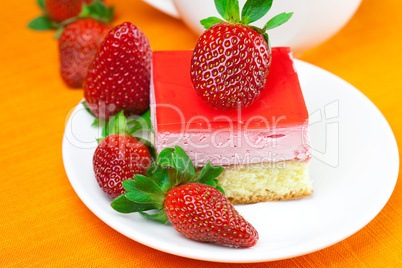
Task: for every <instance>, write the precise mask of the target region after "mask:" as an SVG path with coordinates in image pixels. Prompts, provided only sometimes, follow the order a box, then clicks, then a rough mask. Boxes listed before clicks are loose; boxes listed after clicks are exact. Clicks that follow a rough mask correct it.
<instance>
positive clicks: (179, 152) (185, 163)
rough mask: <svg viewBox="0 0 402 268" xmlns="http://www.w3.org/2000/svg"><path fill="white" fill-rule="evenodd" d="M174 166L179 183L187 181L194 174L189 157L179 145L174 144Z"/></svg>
mask: <svg viewBox="0 0 402 268" xmlns="http://www.w3.org/2000/svg"><path fill="white" fill-rule="evenodd" d="M173 161H174V164H175V166H174V168H175V169H176V171H177V175H178V181H179V184H186V183H189V182H190V181H191V180H192V179H193V178H194V175H195V170H194V165H193V162H191V159H190V157H188V155H187V154H186V152H185V151H184V150H183V149H182V148H181V147H179V146H175V152H174V154H173Z"/></svg>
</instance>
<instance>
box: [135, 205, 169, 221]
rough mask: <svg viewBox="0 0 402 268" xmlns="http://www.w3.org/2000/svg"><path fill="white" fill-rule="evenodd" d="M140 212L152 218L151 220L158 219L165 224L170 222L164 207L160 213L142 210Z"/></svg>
mask: <svg viewBox="0 0 402 268" xmlns="http://www.w3.org/2000/svg"><path fill="white" fill-rule="evenodd" d="M140 214H141V215H142V216H144V217H145V218H148V219H151V220H154V221H158V222H160V223H163V224H165V223H167V222H168V218H167V216H166V213H165V210H164V209H161V210H160V211H159V212H158V213H155V214H148V213H145V212H140Z"/></svg>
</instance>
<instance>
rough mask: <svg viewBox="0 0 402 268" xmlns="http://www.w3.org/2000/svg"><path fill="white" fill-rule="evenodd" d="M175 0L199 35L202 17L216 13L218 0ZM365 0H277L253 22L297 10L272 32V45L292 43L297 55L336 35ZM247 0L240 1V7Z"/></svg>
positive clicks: (261, 24)
mask: <svg viewBox="0 0 402 268" xmlns="http://www.w3.org/2000/svg"><path fill="white" fill-rule="evenodd" d="M159 1H161V0H159ZM169 1H173V3H174V6H175V8H176V9H177V12H178V14H179V17H180V18H181V19H182V20H183V21H184V23H185V24H186V25H187V26H189V27H190V28H191V29H192V30H193V31H195V32H196V33H197V34H201V33H202V32H203V31H204V28H203V27H202V25H201V24H200V20H202V19H204V18H207V17H210V16H216V17H219V18H220V15H219V13H218V12H217V11H216V9H215V5H214V0H164V1H162V2H169ZM361 1H362V0H274V1H273V5H272V8H271V10H270V11H269V12H268V14H267V15H265V16H264V17H263V18H262V19H260V20H258V21H257V22H255V23H254V24H253V25H256V26H259V27H262V26H263V25H264V23H266V22H267V21H268V20H269V19H270V18H272V17H273V16H275V15H277V14H279V13H282V12H294V14H293V16H292V18H291V19H290V20H289V21H288V22H287V23H285V24H283V25H281V26H279V27H278V28H275V29H273V30H270V31H268V35H269V37H270V41H271V44H272V46H289V47H291V48H292V50H293V52H295V53H296V55H300V54H301V53H303V52H304V51H306V50H308V49H311V48H313V47H316V46H317V45H319V44H321V43H323V42H324V41H326V40H328V39H329V38H330V37H332V36H333V35H334V34H336V33H337V32H338V31H339V30H340V29H341V28H342V27H343V26H344V25H345V24H346V23H347V22H348V21H349V20H350V18H351V17H352V16H353V14H354V13H355V11H356V10H357V8H358V7H359V5H360V3H361ZM245 2H246V0H239V3H240V7H242V6H243V5H244V3H245Z"/></svg>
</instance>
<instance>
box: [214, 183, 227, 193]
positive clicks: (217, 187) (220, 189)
mask: <svg viewBox="0 0 402 268" xmlns="http://www.w3.org/2000/svg"><path fill="white" fill-rule="evenodd" d="M215 188H216V190H218V191H219V192H221V193H222V194H223V195H225V191H224V190H223V188H222V187H220V186H219V185H218V186H216V187H215Z"/></svg>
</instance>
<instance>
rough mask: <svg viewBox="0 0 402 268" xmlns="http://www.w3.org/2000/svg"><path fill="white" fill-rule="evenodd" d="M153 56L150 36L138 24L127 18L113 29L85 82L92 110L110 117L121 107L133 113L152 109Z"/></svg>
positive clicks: (90, 68)
mask: <svg viewBox="0 0 402 268" xmlns="http://www.w3.org/2000/svg"><path fill="white" fill-rule="evenodd" d="M151 57H152V51H151V47H150V44H149V41H148V38H147V37H146V36H145V35H144V34H143V33H142V32H141V31H140V30H139V29H138V28H137V27H136V26H135V25H134V24H132V23H130V22H125V23H123V24H121V25H119V26H117V27H115V28H114V29H113V30H112V31H110V32H109V34H108V35H107V36H106V37H105V39H104V40H103V42H102V44H101V48H100V50H99V51H98V53H97V54H96V55H95V57H94V60H93V61H92V63H91V64H90V66H89V68H88V72H87V76H86V79H85V82H84V97H85V100H86V102H87V105H88V107H89V109H90V110H91V112H92V113H93V114H94V115H95V116H97V117H99V118H100V119H106V120H107V119H108V118H109V117H110V116H112V115H115V114H117V113H118V112H120V111H124V112H125V113H126V115H131V114H142V113H144V112H145V111H146V110H148V109H149V92H150V75H151Z"/></svg>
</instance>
